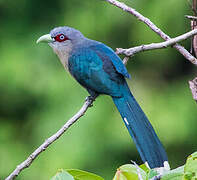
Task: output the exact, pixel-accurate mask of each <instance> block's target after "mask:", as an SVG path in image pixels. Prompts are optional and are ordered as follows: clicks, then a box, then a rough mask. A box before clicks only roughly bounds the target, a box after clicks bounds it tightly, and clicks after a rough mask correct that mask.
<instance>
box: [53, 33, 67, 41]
mask: <svg viewBox="0 0 197 180" xmlns="http://www.w3.org/2000/svg"><path fill="white" fill-rule="evenodd" d="M55 40H56V41H58V42H63V41H66V40H68V38H67V37H66V36H65V35H64V34H58V35H57V36H55Z"/></svg>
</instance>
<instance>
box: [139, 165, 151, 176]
mask: <svg viewBox="0 0 197 180" xmlns="http://www.w3.org/2000/svg"><path fill="white" fill-rule="evenodd" d="M140 168H141V169H143V170H144V171H145V172H146V173H147V174H148V173H149V172H150V169H149V168H147V166H146V165H145V164H141V165H140Z"/></svg>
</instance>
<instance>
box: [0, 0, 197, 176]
mask: <svg viewBox="0 0 197 180" xmlns="http://www.w3.org/2000/svg"><path fill="white" fill-rule="evenodd" d="M125 2H126V3H127V4H129V5H131V6H132V7H133V8H135V9H137V10H138V11H139V12H141V13H142V14H144V15H145V16H147V17H149V18H150V19H151V20H152V21H153V22H154V23H155V24H156V25H158V26H159V27H160V28H161V29H162V30H163V31H164V32H166V33H167V34H169V35H170V36H171V37H175V36H177V35H180V34H182V33H184V32H186V31H189V30H190V22H189V21H188V20H187V19H185V18H184V15H186V14H191V10H190V7H189V5H188V2H187V0H181V1H180V0H168V1H161V0H160V1H158V0H140V1H138V0H132V1H130V0H127V1H125ZM175 7H176V10H175ZM60 25H67V26H71V27H75V28H77V29H79V30H80V31H81V32H82V33H83V34H84V35H85V36H87V37H89V38H91V39H95V40H98V41H101V42H104V43H105V44H107V45H109V46H111V47H112V48H113V49H115V48H116V47H123V48H127V47H132V46H136V45H140V44H146V43H151V42H160V41H161V39H160V37H158V35H156V34H155V33H154V32H152V31H151V30H150V29H149V28H147V27H146V26H145V25H144V24H143V23H141V22H139V21H138V20H137V19H135V18H134V17H133V16H131V15H130V14H128V13H126V12H123V11H122V10H120V9H118V8H115V7H113V6H111V5H110V4H108V3H107V2H105V1H104V0H82V1H80V0H72V1H71V0H70V1H69V0H56V1H52V0H48V1H40V0H17V1H13V0H0V37H1V38H0V179H2V178H4V177H6V176H7V175H8V174H9V173H10V172H11V171H12V170H13V169H15V167H16V165H18V164H19V163H21V162H22V161H23V160H25V159H26V158H27V156H28V155H29V154H30V153H31V152H33V150H35V149H36V148H37V147H38V146H39V145H40V144H41V143H42V142H43V141H44V140H45V139H46V138H48V137H49V136H50V135H52V134H53V133H55V132H56V131H57V130H58V129H59V128H60V127H61V126H62V125H63V124H64V123H65V122H66V121H67V120H68V119H69V118H70V117H71V116H73V115H74V114H75V113H76V112H77V111H78V110H79V108H80V107H81V106H82V104H83V102H84V99H85V97H86V96H87V92H86V91H85V90H84V89H83V88H82V87H80V85H79V84H77V83H76V81H75V80H73V78H72V77H71V76H70V75H69V74H68V73H67V72H65V70H64V69H63V67H62V65H61V64H60V62H59V60H58V58H57V57H56V55H55V54H54V53H53V52H52V49H51V48H50V47H49V46H47V45H46V44H39V45H36V43H35V42H36V40H37V38H38V37H40V36H41V35H43V34H45V33H48V32H49V31H50V30H51V29H52V28H54V27H56V26H60ZM182 44H183V45H184V46H185V47H186V48H187V49H190V40H187V41H185V42H183V43H182ZM127 68H128V71H129V72H130V74H131V75H132V79H131V80H128V83H129V85H130V87H131V90H132V92H133V93H134V95H135V97H136V99H137V100H138V102H139V103H140V105H141V106H142V108H143V110H144V111H145V112H146V114H147V115H148V117H149V119H150V121H151V123H152V124H153V126H154V128H155V130H156V132H157V133H158V135H159V137H160V139H161V141H162V142H163V144H164V146H165V148H166V150H167V153H168V156H169V161H170V165H171V167H172V168H175V167H177V166H180V165H182V164H184V162H185V159H186V157H187V156H188V155H189V154H191V153H192V152H194V151H196V150H197V141H196V139H197V129H196V127H197V109H196V108H197V105H196V103H195V101H194V100H192V95H191V92H190V89H189V88H188V80H191V79H193V78H194V77H195V76H196V75H197V73H196V69H195V67H194V66H193V65H192V64H190V63H189V62H188V61H187V60H185V59H184V58H183V56H182V55H181V54H179V53H178V51H176V50H175V49H173V48H167V49H163V50H155V51H150V52H144V53H140V54H138V55H136V56H134V57H133V58H132V59H131V60H130V61H129V63H128V64H127ZM131 159H132V160H133V161H136V162H137V163H141V160H140V158H139V155H138V153H137V151H136V148H135V146H134V144H133V142H132V141H131V138H130V137H129V134H128V132H127V130H126V128H125V127H124V124H123V122H122V120H121V117H120V115H119V113H118V112H117V110H116V108H115V106H114V105H113V103H112V101H111V99H110V98H109V97H107V96H102V97H99V98H98V99H97V100H96V102H95V103H94V106H93V107H92V108H90V109H89V110H88V112H87V113H86V115H85V116H84V117H82V118H81V119H80V120H79V121H78V122H77V123H76V124H74V126H73V127H71V128H70V129H69V130H68V131H67V132H66V133H65V134H64V135H63V136H62V137H61V138H60V139H59V140H58V141H56V142H55V143H54V144H53V145H52V146H51V147H49V148H48V149H47V150H46V151H45V152H44V153H42V154H41V155H40V156H39V157H38V158H37V159H36V160H35V162H34V163H33V164H32V165H31V167H30V168H28V169H26V170H24V171H23V172H22V173H21V174H20V176H19V177H18V178H17V179H18V180H23V179H28V180H35V179H49V178H50V177H52V176H53V175H54V174H55V173H56V171H57V170H58V169H59V168H79V169H82V170H86V171H90V172H93V173H97V174H99V175H101V176H103V177H104V178H105V179H106V180H110V179H112V177H113V175H114V174H115V171H116V169H117V168H118V167H119V166H120V165H122V164H126V163H130V160H131Z"/></svg>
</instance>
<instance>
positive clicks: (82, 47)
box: [37, 26, 170, 170]
mask: <svg viewBox="0 0 197 180" xmlns="http://www.w3.org/2000/svg"><path fill="white" fill-rule="evenodd" d="M40 42H45V43H48V45H49V46H50V47H52V49H53V51H54V52H55V54H56V55H57V56H58V57H59V60H60V62H61V63H62V65H63V66H64V68H65V69H66V70H68V72H69V73H70V74H71V75H72V76H73V77H74V79H75V80H76V81H77V82H78V83H79V84H80V85H81V86H82V87H84V88H85V89H86V90H87V91H88V93H89V94H90V96H89V98H90V99H91V98H92V99H95V98H96V97H98V96H99V95H109V96H111V98H112V100H113V102H114V104H115V106H116V107H117V109H118V111H119V113H120V115H121V117H122V119H123V121H124V124H125V125H126V127H127V129H128V131H129V134H130V136H131V137H132V139H133V141H134V143H135V145H136V148H137V150H138V152H139V154H140V157H141V159H142V161H143V162H144V163H145V165H146V166H147V167H148V168H150V169H159V168H163V169H166V170H169V169H170V167H169V163H168V157H167V154H166V152H165V149H164V147H163V145H162V143H161V142H160V140H159V138H158V136H157V134H156V133H155V131H154V129H153V127H152V125H151V123H150V122H149V120H148V118H147V116H146V115H145V113H144V112H143V110H142V109H141V107H140V105H139V104H138V103H137V101H136V99H135V98H134V96H133V94H132V93H131V91H130V89H129V86H128V84H127V81H126V79H127V78H130V74H129V73H128V71H127V69H126V67H125V65H124V64H123V62H122V60H121V58H120V57H119V56H118V55H117V54H116V53H115V52H114V51H113V50H112V49H111V48H110V47H109V46H107V45H105V44H104V43H101V42H98V41H95V40H91V39H89V38H86V37H85V36H84V35H83V34H82V33H81V32H80V31H79V30H77V29H75V28H72V27H68V26H61V27H55V28H54V29H52V30H51V31H50V33H49V34H45V35H43V36H41V37H40V38H38V40H37V43H40Z"/></svg>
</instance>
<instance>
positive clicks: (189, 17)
mask: <svg viewBox="0 0 197 180" xmlns="http://www.w3.org/2000/svg"><path fill="white" fill-rule="evenodd" d="M185 17H186V18H187V19H191V20H197V17H196V16H189V15H185Z"/></svg>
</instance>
